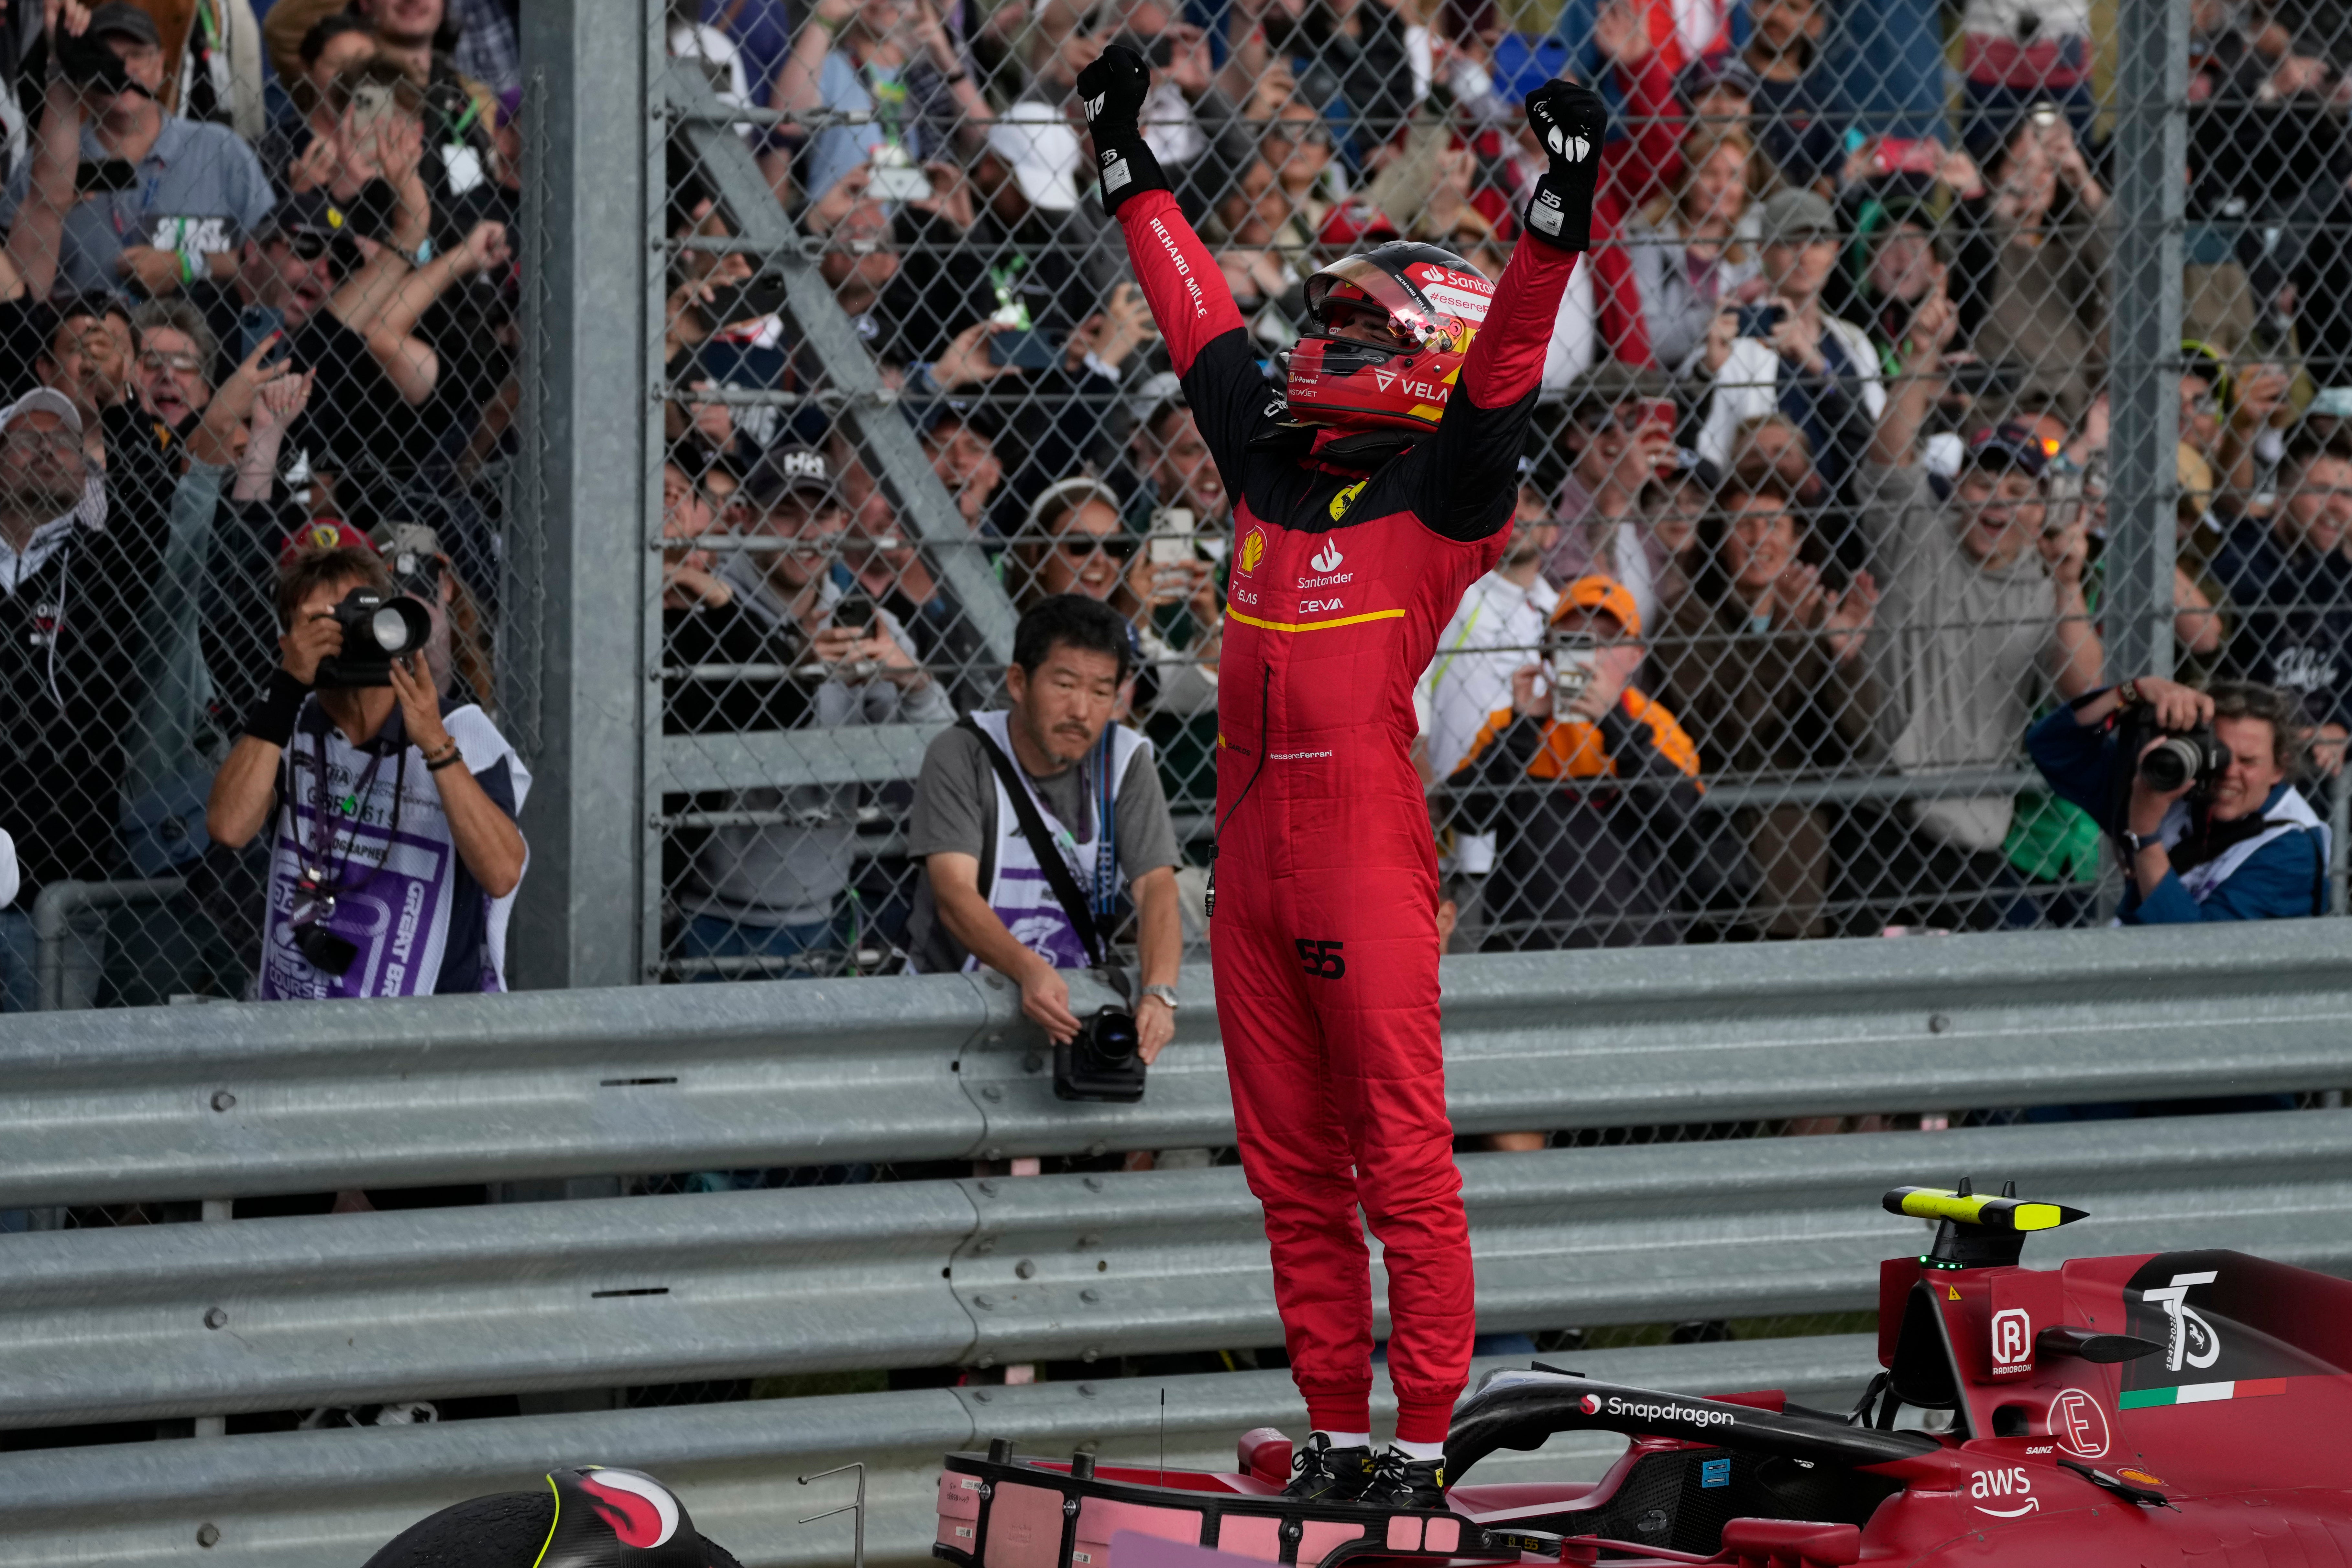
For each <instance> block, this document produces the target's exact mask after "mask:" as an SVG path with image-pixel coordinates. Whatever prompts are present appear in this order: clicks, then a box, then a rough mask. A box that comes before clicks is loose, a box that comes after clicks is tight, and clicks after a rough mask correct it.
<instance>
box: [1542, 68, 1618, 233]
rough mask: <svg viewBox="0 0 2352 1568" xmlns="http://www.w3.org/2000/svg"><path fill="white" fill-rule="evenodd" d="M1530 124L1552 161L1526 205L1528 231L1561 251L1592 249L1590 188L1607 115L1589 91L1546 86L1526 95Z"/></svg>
mask: <svg viewBox="0 0 2352 1568" xmlns="http://www.w3.org/2000/svg"><path fill="white" fill-rule="evenodd" d="M1528 125H1530V126H1532V127H1533V128H1534V130H1535V133H1536V139H1537V140H1538V141H1539V142H1542V143H1543V148H1544V152H1545V153H1546V154H1547V155H1548V156H1549V158H1550V159H1551V167H1550V168H1549V169H1547V170H1546V171H1545V172H1544V175H1543V178H1541V179H1540V180H1538V181H1537V182H1536V194H1535V195H1534V196H1533V197H1532V198H1531V199H1530V200H1529V201H1528V210H1527V215H1526V222H1527V230H1528V233H1529V234H1531V235H1533V236H1535V237H1537V238H1538V239H1540V240H1542V241H1544V242H1545V243H1546V244H1549V245H1555V246H1558V247H1559V248H1560V249H1562V250H1590V249H1591V248H1592V187H1593V184H1594V182H1595V181H1597V180H1598V179H1599V178H1600V176H1601V138H1602V137H1603V136H1605V135H1607V134H1608V132H1609V110H1607V109H1606V108H1604V107H1603V106H1602V104H1601V95H1600V94H1599V93H1597V92H1595V91H1593V90H1592V89H1591V88H1589V87H1584V86H1580V85H1579V84H1578V83H1576V82H1571V81H1548V82H1546V83H1544V84H1543V86H1541V87H1539V88H1538V89H1535V91H1533V92H1531V93H1529V94H1528Z"/></svg>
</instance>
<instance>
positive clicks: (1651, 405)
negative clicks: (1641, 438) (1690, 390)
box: [1633, 397, 1675, 430]
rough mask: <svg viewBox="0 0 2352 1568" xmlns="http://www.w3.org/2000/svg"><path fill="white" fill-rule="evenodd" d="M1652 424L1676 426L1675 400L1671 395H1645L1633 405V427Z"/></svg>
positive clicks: (1639, 427)
mask: <svg viewBox="0 0 2352 1568" xmlns="http://www.w3.org/2000/svg"><path fill="white" fill-rule="evenodd" d="M1651 425H1663V426H1665V427H1666V428H1667V429H1669V430H1672V429H1673V428H1674V427H1675V400H1674V399H1673V398H1671V397H1644V398H1643V399H1642V400H1641V401H1640V402H1639V403H1637V404H1635V405H1633V428H1635V429H1636V430H1639V429H1642V428H1643V427H1644V426H1651Z"/></svg>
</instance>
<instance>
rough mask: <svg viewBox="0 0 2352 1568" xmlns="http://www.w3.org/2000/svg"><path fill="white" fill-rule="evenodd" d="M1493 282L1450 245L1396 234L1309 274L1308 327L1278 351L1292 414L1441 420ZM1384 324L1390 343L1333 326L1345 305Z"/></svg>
mask: <svg viewBox="0 0 2352 1568" xmlns="http://www.w3.org/2000/svg"><path fill="white" fill-rule="evenodd" d="M1494 299H1495V285H1494V284H1493V282H1491V281H1490V280H1489V279H1487V278H1486V276H1485V275H1483V274H1482V273H1480V272H1479V271H1478V269H1477V268H1474V267H1472V266H1471V265H1470V264H1469V263H1468V262H1466V261H1465V260H1463V259H1462V258H1460V257H1458V256H1456V255H1454V253H1453V252H1452V251H1450V250H1440V249H1439V248H1438V247H1435V246H1433V245H1420V244H1416V243H1414V242H1412V241H1411V240H1402V239H1401V240H1392V241H1391V242H1390V243H1388V244H1386V245H1382V246H1376V247H1373V248H1372V249H1370V250H1367V251H1364V252H1361V253H1360V254H1359V255H1355V256H1346V257H1342V258H1339V260H1337V261H1334V262H1333V263H1331V265H1329V266H1328V267H1326V268H1322V269H1321V270H1320V271H1318V272H1317V273H1316V274H1315V275H1314V276H1313V277H1311V278H1309V279H1307V331H1305V332H1304V333H1303V334H1301V335H1300V337H1299V340H1298V342H1297V346H1295V347H1293V348H1291V349H1289V350H1288V351H1286V353H1284V354H1283V355H1282V356H1281V364H1282V368H1283V374H1284V376H1285V378H1286V381H1287V384H1288V397H1289V402H1290V416H1291V417H1292V418H1293V419H1296V420H1297V421H1299V422H1300V423H1302V424H1307V425H1327V426H1332V427H1333V428H1335V429H1340V430H1412V431H1419V432H1427V431H1430V430H1434V429H1435V428H1437V421H1438V418H1439V416H1442V415H1443V414H1444V412H1445V401H1446V399H1447V398H1448V397H1450V396H1452V395H1453V393H1454V385H1455V384H1456V383H1457V382H1459V381H1460V380H1461V378H1462V360H1463V356H1464V355H1465V354H1466V353H1469V350H1470V342H1471V340H1472V339H1474V338H1475V337H1476V336H1477V335H1478V329H1479V328H1480V327H1482V326H1484V325H1485V324H1486V310H1487V307H1488V306H1489V305H1491V304H1492V303H1493V302H1494ZM1350 310H1352V311H1353V313H1355V314H1357V315H1358V316H1360V317H1377V318H1378V319H1380V320H1382V321H1385V322H1386V323H1387V332H1388V335H1389V336H1390V337H1391V338H1392V339H1393V342H1391V343H1372V342H1359V341H1357V340H1356V339H1353V338H1348V337H1339V336H1336V335H1334V333H1333V331H1332V325H1333V322H1334V321H1335V320H1336V319H1338V318H1339V317H1340V316H1342V315H1343V314H1345V313H1348V312H1349V311H1350Z"/></svg>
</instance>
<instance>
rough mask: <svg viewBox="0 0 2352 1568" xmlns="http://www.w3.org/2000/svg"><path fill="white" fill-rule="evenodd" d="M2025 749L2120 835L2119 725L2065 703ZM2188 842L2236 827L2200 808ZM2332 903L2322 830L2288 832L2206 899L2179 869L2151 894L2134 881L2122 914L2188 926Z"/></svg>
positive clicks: (2286, 788)
mask: <svg viewBox="0 0 2352 1568" xmlns="http://www.w3.org/2000/svg"><path fill="white" fill-rule="evenodd" d="M2025 750H2026V752H2027V753H2028V754H2029V755H2031V756H2032V758H2033V765H2034V766H2035V767H2037V768H2040V769H2041V770H2042V777H2043V778H2045V779H2048V780H2049V781H2050V787H2051V789H2052V790H2053V791H2054V792H2055V793H2056V794H2057V795H2059V796H2060V797H2061V798H2063V799H2064V800H2068V801H2071V802H2073V803H2074V805H2078V806H2081V807H2082V808H2083V809H2084V811H2085V812H2088V813H2089V814H2090V816H2091V819H2092V820H2093V821H2094V822H2096V823H2097V824H2098V825H2099V826H2101V827H2102V828H2103V829H2105V830H2106V831H2108V832H2110V833H2112V832H2113V831H2114V830H2115V826H2116V825H2115V824H2114V823H2112V822H2110V821H2109V820H2108V815H2109V811H2110V805H2109V802H2110V800H2111V799H2112V789H2113V784H2114V780H2115V776H2116V768H2117V767H2118V766H2122V765H2125V764H2124V763H2122V761H2121V759H2120V758H2118V757H2117V755H2116V734H2115V730H2114V727H2113V726H2112V725H2107V724H2088V725H2085V724H2077V723H2076V722H2074V709H2072V708H2071V707H2069V708H2061V709H2058V710H2056V711H2055V712H2053V713H2051V714H2049V715H2048V716H2047V717H2045V718H2043V719H2042V721H2040V722H2038V723H2036V724H2035V725H2034V726H2033V728H2032V729H2031V730H2028V731H2026V732H2025ZM2293 793H2294V785H2293V784H2280V785H2279V786H2278V787H2277V788H2276V789H2273V791H2271V793H2270V795H2268V796H2267V797H2266V798H2265V799H2264V800H2263V809H2262V813H2261V815H2262V816H2264V817H2268V816H2271V815H2272V814H2273V812H2274V811H2275V810H2277V808H2278V805H2279V803H2280V802H2281V801H2283V800H2284V799H2285V798H2286V797H2287V796H2288V795H2291V794H2293ZM2192 813H2193V814H2192V816H2191V817H2190V820H2189V833H2188V835H2187V837H2186V838H2184V840H2183V842H2189V841H2192V840H2194V839H2195V838H2196V837H2198V836H2199V835H2200V834H2203V833H2208V832H2210V831H2212V830H2213V829H2214V828H2215V827H2216V826H2219V827H2221V830H2222V831H2223V832H2225V833H2226V832H2227V831H2228V828H2229V826H2231V825H2227V824H2221V825H2216V824H2211V823H2208V822H2207V821H2205V820H2204V816H2203V814H2202V813H2201V812H2196V811H2194V810H2193V808H2192ZM2326 908H2327V841H2326V837H2325V835H2324V834H2323V833H2321V832H2315V831H2310V830H2305V831H2303V832H2298V833H2283V834H2281V835H2279V836H2278V837H2276V838H2273V839H2272V840H2271V841H2270V842H2269V843H2267V844H2265V845H2263V846H2262V847H2260V848H2258V849H2256V850H2255V851H2254V852H2253V853H2252V855H2250V856H2248V857H2247V858H2246V860H2245V863H2244V864H2242V865H2241V866H2240V867H2239V868H2237V869H2236V870H2234V871H2232V872H2231V873H2230V875H2229V876H2228V877H2226V878H2224V879H2222V880H2221V882H2220V883H2219V884H2218V885H2216V886H2215V887H2214V888H2213V889H2212V890H2211V891H2210V892H2209V893H2208V894H2207V895H2206V897H2205V899H2204V901H2203V902H2201V903H2200V902H2199V901H2198V900H2197V899H2196V897H2195V896H2194V895H2192V894H2191V893H2190V892H2189V889H2188V888H2186V887H2185V886H2183V885H2182V883H2181V880H2180V877H2179V873H2177V872H2173V871H2167V872H2165V874H2164V880H2162V881H2161V882H2158V884H2157V885H2156V886H2155V888H2154V889H2151V890H2150V891H2148V892H2147V893H2146V894H2143V893H2141V892H2140V891H2139V890H2138V889H2136V888H2134V887H2132V886H2131V885H2130V884H2129V883H2128V882H2127V883H2126V885H2125V888H2124V900H2123V905H2122V907H2121V909H2120V910H2117V913H2118V914H2119V915H2120V916H2121V918H2122V920H2123V923H2124V924H2126V925H2185V924H2191V923H2194V922H2196V921H2274V920H2289V919H2293V918H2295V917H2297V916H2302V915H2315V914H2322V913H2325V912H2326Z"/></svg>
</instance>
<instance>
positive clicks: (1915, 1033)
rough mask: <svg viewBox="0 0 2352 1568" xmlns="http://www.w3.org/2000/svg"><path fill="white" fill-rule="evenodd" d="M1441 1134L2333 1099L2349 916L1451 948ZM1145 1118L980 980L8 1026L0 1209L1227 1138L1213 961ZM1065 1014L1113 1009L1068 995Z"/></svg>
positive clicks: (610, 993)
mask: <svg viewBox="0 0 2352 1568" xmlns="http://www.w3.org/2000/svg"><path fill="white" fill-rule="evenodd" d="M1443 973H1444V988H1445V991H1444V994H1445V1030H1446V1058H1447V1071H1446V1079H1447V1089H1448V1100H1449V1103H1450V1105H1451V1109H1452V1111H1453V1115H1454V1125H1455V1126H1456V1127H1457V1128H1458V1129H1460V1130H1462V1131H1466V1132H1487V1131H1512V1130H1516V1129H1520V1128H1530V1127H1532V1128H1559V1127H1611V1126H1640V1125H1645V1124H1656V1123H1662V1122H1665V1123H1673V1122H1691V1121H1738V1120H1743V1119H1750V1118H1763V1117H1780V1116H1800V1115H1832V1114H1839V1113H1849V1112H1868V1111H1904V1110H1962V1109H1968V1108H1971V1107H1987V1106H2024V1105H2035V1104H2050V1103H2075V1102H2088V1101H2113V1100H2164V1099H2175V1098H2181V1097H2188V1096H2196V1095H2210V1094H2224V1093H2226V1094H2243V1093H2255V1092H2273V1091H2279V1090H2292V1089H2326V1088H2334V1087H2341V1086H2343V1085H2345V1084H2347V1083H2352V923H2347V922H2341V921H2270V922H2265V923H2263V924H2261V925H2258V926H2256V925H2248V926H2243V927H2239V928H2234V929H2229V930H2221V929H2216V928H2213V927H2191V928H2181V929H2171V930H2167V929H2160V928H2159V929H2148V930H2137V931H2128V932H2121V931H2065V932H2032V933H2024V934H2019V935H2004V936H1979V937H1972V938H1969V940H1967V941H1964V942H1935V941H1916V940H1912V941H1901V942H1883V941H1875V942H1871V941H1856V942H1805V943H1780V944H1770V945H1755V946H1736V947H1712V948H1643V949H1635V950H1622V951H1615V952H1575V953H1519V954H1495V955H1482V956H1475V957H1457V958H1449V959H1447V960H1445V962H1444V971H1443ZM1181 993H1182V996H1183V1001H1184V1005H1183V1007H1182V1009H1181V1013H1180V1015H1179V1026H1178V1033H1177V1037H1176V1040H1175V1042H1174V1043H1173V1044H1172V1045H1171V1047H1169V1049H1168V1051H1167V1053H1166V1054H1165V1055H1163V1056H1162V1058H1160V1063H1159V1064H1158V1065H1157V1066H1155V1067H1154V1068H1153V1069H1152V1072H1151V1077H1150V1088H1149V1089H1148V1091H1147V1092H1146V1094H1145V1096H1144V1099H1143V1100H1142V1102H1141V1103H1139V1104H1137V1105H1099V1104H1072V1103H1069V1102H1066V1101H1062V1100H1055V1098H1054V1095H1053V1091H1052V1086H1051V1083H1050V1079H1051V1073H1050V1071H1049V1070H1047V1064H1048V1062H1049V1059H1050V1056H1049V1053H1048V1051H1047V1048H1046V1046H1045V1039H1044V1037H1043V1036H1042V1035H1041V1034H1040V1033H1039V1032H1038V1031H1037V1030H1036V1029H1035V1028H1034V1026H1031V1025H1030V1024H1028V1023H1027V1022H1026V1021H1025V1020H1024V1018H1022V1016H1021V1015H1020V1011H1019V998H1018V994H1017V993H1016V992H1014V991H1013V988H1012V987H1010V986H1008V985H1006V984H1003V982H1002V981H1001V980H1000V979H998V977H996V976H994V975H992V974H980V975H938V976H921V977H908V978H897V979H881V980H873V979H866V980H837V981H836V980H795V981H790V982H782V983H779V984H767V985H710V986H672V987H661V988H645V987H635V988H622V989H613V990H603V991H593V990H583V991H572V992H551V993H539V994H521V995H513V996H488V997H433V998H423V999H416V1000H404V1001H389V1000H388V1001H379V1002H373V1003H371V1004H370V1005H368V1006H366V1007H364V1008H355V1007H347V1006H343V1005H339V1004H335V1003H270V1004H235V1003H220V1004H214V1005H206V1006H202V1007H173V1008H150V1009H131V1010H123V1011H115V1012H107V1013H89V1014H66V1015H56V1016H41V1017H37V1018H8V1019H5V1020H0V1083H5V1084H7V1085H8V1087H9V1092H8V1093H7V1095H6V1096H5V1097H0V1208H11V1207H22V1206H34V1205H55V1204H92V1203H111V1202H132V1201H140V1200H147V1199H163V1198H233V1197H241V1196H247V1195H255V1194H272V1193H295V1192H305V1191H320V1190H332V1189H342V1188H348V1187H397V1186H415V1185H426V1184H442V1183H455V1182H488V1181H504V1180H510V1179H520V1178H530V1177H560V1176H578V1175H631V1174H639V1173H665V1172H681V1171H696V1170H728V1169H739V1168H743V1167H749V1166H760V1165H804V1164H824V1163H836V1162H847V1161H866V1160H889V1159H899V1160H916V1159H952V1158H975V1159H980V1158H986V1159H1002V1158H1006V1157H1010V1156H1018V1155H1029V1154H1055V1153H1078V1152H1100V1151H1108V1150H1129V1149H1164V1148H1172V1147H1192V1146H1201V1145H1211V1146H1218V1145H1224V1144H1229V1143H1230V1142H1232V1139H1233V1107H1232V1102H1231V1100H1230V1099H1229V1097H1228V1094H1227V1091H1226V1087H1225V1075H1224V1063H1223V1051H1222V1048H1221V1047H1220V1046H1219V1044H1218V1041H1217V1031H1216V1018H1215V1009H1214V1002H1213V989H1212V983H1211V978H1210V975H1209V974H1208V973H1207V972H1206V970H1205V969H1204V968H1195V969H1193V970H1192V971H1191V972H1189V973H1187V974H1186V976H1185V978H1184V981H1183V984H1182V986H1181ZM1073 994H1074V999H1075V1000H1076V1003H1077V1004H1078V1005H1080V1006H1081V1007H1082V1008H1083V1007H1087V1006H1092V1005H1097V1004H1098V1003H1099V1002H1102V1001H1107V1000H1109V999H1111V994H1110V993H1109V992H1108V990H1105V989H1103V988H1101V987H1099V986H1097V985H1095V984H1093V983H1092V982H1090V981H1088V980H1086V979H1085V978H1083V977H1079V978H1078V979H1077V980H1076V983H1075V985H1074V993H1073Z"/></svg>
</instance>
